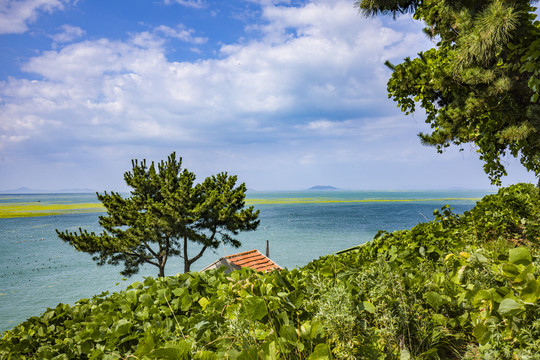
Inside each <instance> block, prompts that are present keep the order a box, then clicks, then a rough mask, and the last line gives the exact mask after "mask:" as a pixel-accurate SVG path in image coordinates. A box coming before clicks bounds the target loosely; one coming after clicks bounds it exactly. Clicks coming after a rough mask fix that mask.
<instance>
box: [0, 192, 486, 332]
mask: <svg viewBox="0 0 540 360" xmlns="http://www.w3.org/2000/svg"><path fill="white" fill-rule="evenodd" d="M487 193H488V191H413V192H410V191H409V192H367V191H300V192H248V199H249V200H250V201H251V202H252V203H253V205H254V206H255V207H256V208H257V209H259V210H260V211H261V213H260V220H261V223H260V226H259V229H258V230H257V231H254V232H249V233H243V234H240V235H239V239H240V240H241V241H242V244H243V245H242V247H240V248H239V249H234V248H230V247H229V248H225V249H223V248H219V249H217V250H216V251H215V252H212V251H208V250H207V252H206V253H205V255H204V256H203V257H202V258H201V259H199V260H198V261H197V262H196V263H195V264H194V265H193V266H192V270H193V271H198V270H200V269H202V268H203V267H205V266H206V265H208V264H210V263H212V262H213V261H214V260H217V259H218V258H219V257H222V256H224V255H230V254H234V253H237V252H241V251H247V250H251V249H259V251H261V252H263V253H264V251H265V246H266V240H269V241H270V258H271V259H272V260H274V261H275V262H276V263H278V264H279V265H281V266H282V267H287V268H295V267H301V266H303V265H305V264H307V263H308V262H310V261H311V260H314V259H317V258H319V257H320V256H324V255H327V254H331V253H334V252H336V251H339V250H342V249H346V248H349V247H351V246H355V245H358V244H361V243H364V242H366V241H369V240H371V239H372V238H373V236H374V235H375V233H376V232H377V231H378V230H387V231H394V230H400V229H409V228H411V227H413V226H414V225H416V224H418V223H419V222H424V221H426V219H429V220H431V219H432V218H433V216H432V213H433V210H434V209H438V208H441V207H442V206H443V205H445V204H449V205H451V207H452V208H453V209H454V212H456V213H462V212H464V211H466V210H469V209H470V208H472V207H473V206H474V204H475V203H476V200H471V199H478V198H481V197H483V196H484V195H486V194H487ZM426 199H431V200H426ZM433 199H437V200H433ZM366 200H369V201H366ZM15 202H24V203H31V202H42V203H44V202H45V203H46V202H51V203H56V204H60V203H91V202H98V201H97V199H96V196H95V194H67V195H66V194H46V195H0V206H1V204H2V203H15ZM99 215H100V213H83V214H66V215H56V216H42V217H25V218H11V219H0V246H1V251H0V331H4V330H7V329H11V328H12V327H14V326H15V325H16V324H18V323H20V322H22V321H24V320H25V319H27V318H29V317H31V316H34V315H35V316H37V315H40V314H41V313H43V312H44V311H45V310H46V309H47V308H48V307H55V306H56V305H57V304H58V303H60V302H62V303H69V304H74V303H75V302H76V301H77V300H79V299H81V298H89V297H92V296H94V295H97V294H100V293H102V292H104V291H119V290H123V289H125V288H126V286H127V285H128V284H130V283H132V282H134V281H139V280H141V279H143V277H146V276H155V275H157V269H156V268H155V267H153V266H147V267H145V268H143V269H142V271H141V272H140V274H138V275H136V276H133V277H131V278H129V279H127V280H124V279H122V276H121V275H120V274H119V271H120V270H121V269H122V268H121V267H120V266H118V267H114V266H102V267H98V266H97V265H96V264H95V262H93V261H92V259H91V256H90V255H88V254H85V253H79V252H76V251H75V250H74V249H73V248H72V247H71V246H70V245H67V244H65V243H64V242H62V241H61V240H60V239H59V238H58V237H57V235H56V231H55V229H59V230H69V231H76V230H78V228H79V227H81V228H83V229H87V230H89V231H96V232H100V228H99V225H98V216H99ZM196 251H197V249H196V248H190V252H191V255H193V254H195V253H196ZM182 270H183V265H182V259H180V258H171V259H170V260H169V262H168V263H167V267H166V273H167V274H168V275H172V274H176V273H178V272H182Z"/></svg>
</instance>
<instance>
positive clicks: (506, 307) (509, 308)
mask: <svg viewBox="0 0 540 360" xmlns="http://www.w3.org/2000/svg"><path fill="white" fill-rule="evenodd" d="M524 309H525V307H524V306H523V305H522V304H520V303H518V302H517V301H516V300H514V299H504V300H503V301H501V303H500V305H499V309H498V310H497V311H498V312H499V314H501V315H502V316H506V317H508V316H512V315H516V314H518V313H520V312H521V311H522V310H524Z"/></svg>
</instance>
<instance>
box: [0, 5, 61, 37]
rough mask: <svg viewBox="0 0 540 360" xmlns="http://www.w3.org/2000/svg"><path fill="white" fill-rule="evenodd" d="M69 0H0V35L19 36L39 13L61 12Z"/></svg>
mask: <svg viewBox="0 0 540 360" xmlns="http://www.w3.org/2000/svg"><path fill="white" fill-rule="evenodd" d="M67 3H69V0H0V34H20V33H24V32H25V31H27V30H28V23H31V22H33V21H35V20H36V19H37V17H38V15H39V13H40V12H48V13H51V12H53V11H55V10H62V9H63V8H64V6H65V4H67Z"/></svg>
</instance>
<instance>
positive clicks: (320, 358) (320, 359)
mask: <svg viewBox="0 0 540 360" xmlns="http://www.w3.org/2000/svg"><path fill="white" fill-rule="evenodd" d="M330 359H332V353H331V351H330V349H329V348H328V345H326V344H317V346H315V348H314V349H313V352H312V353H311V354H310V355H309V357H308V360H330Z"/></svg>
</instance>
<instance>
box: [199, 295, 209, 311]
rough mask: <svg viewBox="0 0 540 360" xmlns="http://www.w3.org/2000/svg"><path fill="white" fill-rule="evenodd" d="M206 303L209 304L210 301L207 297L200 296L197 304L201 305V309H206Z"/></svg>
mask: <svg viewBox="0 0 540 360" xmlns="http://www.w3.org/2000/svg"><path fill="white" fill-rule="evenodd" d="M208 304H210V301H208V299H207V298H205V297H202V298H200V299H199V305H201V307H202V309H203V310H204V309H206V306H208Z"/></svg>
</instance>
